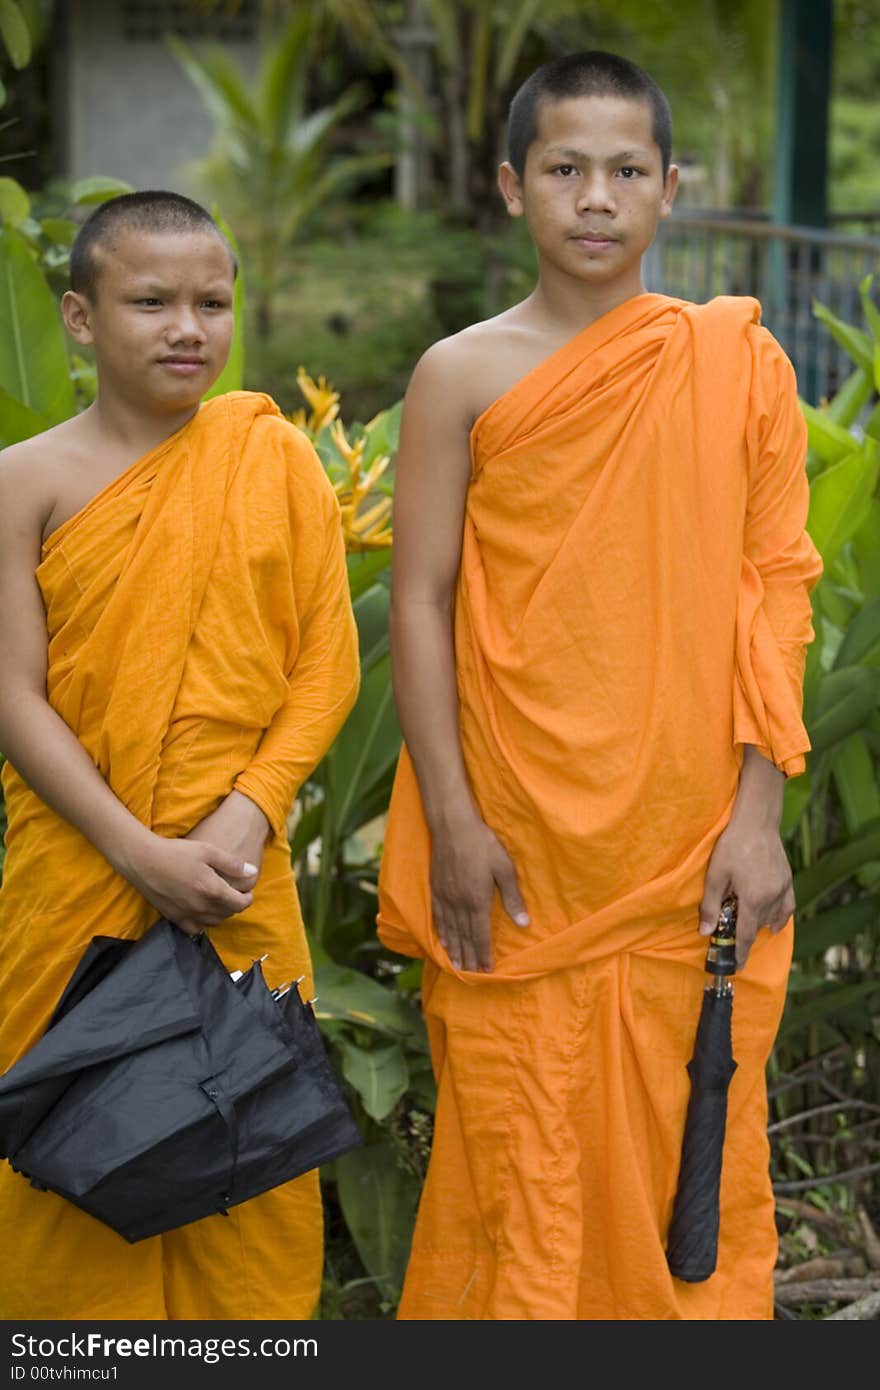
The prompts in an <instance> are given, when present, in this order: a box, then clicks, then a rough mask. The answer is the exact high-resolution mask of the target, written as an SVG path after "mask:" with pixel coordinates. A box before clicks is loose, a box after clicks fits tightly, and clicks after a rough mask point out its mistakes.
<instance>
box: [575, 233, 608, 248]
mask: <svg viewBox="0 0 880 1390" xmlns="http://www.w3.org/2000/svg"><path fill="white" fill-rule="evenodd" d="M572 241H574V242H577V244H578V246H583V247H584V248H585V249H586V250H587V251H607V250H610V248H611V247H612V246H616V245H617V238H616V237H592V236H575V237H572Z"/></svg>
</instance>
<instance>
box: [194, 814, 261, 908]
mask: <svg viewBox="0 0 880 1390" xmlns="http://www.w3.org/2000/svg"><path fill="white" fill-rule="evenodd" d="M270 828H271V827H270V825H269V822H268V820H267V819H266V817H265V815H264V814H263V812H262V811H261V810H260V808H259V806H258V805H257V804H256V802H254V801H251V799H250V797H248V796H245V795H244V793H243V792H236V791H232V792H230V793H229V795H228V796H227V797H224V799H223V800H222V801H221V802H220V805H219V806H218V807H217V809H216V811H212V812H211V814H210V815H209V816H205V818H204V820H200V821H199V823H198V824H197V825H194V826H193V827H192V829H191V830H190V831H189V832H188V833H187V835H186V839H187V840H204V841H205V842H206V843H207V844H209V845H216V846H217V848H218V849H225V850H227V851H228V852H229V853H230V854H234V855H235V856H236V858H238V859H243V860H245V861H246V862H247V863H248V864H252V865H253V866H254V867H255V869H256V871H257V873H259V871H260V868H261V867H262V863H263V853H264V851H265V849H266V840H267V839H268V837H269V831H270ZM229 882H230V883H231V884H232V887H233V888H240V887H241V884H240V883H239V882H237V880H236V879H235V878H234V877H233V878H230V880H229ZM249 887H253V884H252V883H251V884H249Z"/></svg>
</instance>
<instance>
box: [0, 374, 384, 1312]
mask: <svg viewBox="0 0 880 1390" xmlns="http://www.w3.org/2000/svg"><path fill="white" fill-rule="evenodd" d="M37 580H38V582H39V585H40V589H41V591H42V594H43V599H44V602H45V607H46V615H47V625H48V635H49V667H48V680H47V691H48V698H49V701H50V703H51V705H52V707H53V709H54V710H55V711H56V712H57V713H58V714H59V715H60V716H61V718H62V719H64V721H65V722H66V723H67V724H68V725H69V726H70V728H71V729H72V730H73V731H74V732H75V733H76V734H77V736H78V738H79V740H80V742H81V743H82V744H83V746H84V747H85V748H86V750H87V751H88V753H89V754H90V756H91V757H92V759H93V760H94V762H95V764H96V766H97V767H98V769H99V770H100V772H101V773H102V775H103V776H104V778H105V779H106V780H107V782H108V783H109V785H110V787H111V788H112V789H113V791H114V792H115V793H116V795H117V796H118V797H119V798H120V800H122V801H123V802H124V803H125V805H126V806H127V807H128V809H129V810H130V811H131V812H132V813H133V814H134V815H135V816H137V817H138V819H139V820H140V821H142V823H143V824H145V825H148V826H150V827H151V828H152V829H153V830H154V831H155V832H156V833H158V834H160V835H163V836H168V837H174V836H180V835H184V834H186V833H187V832H188V831H189V830H190V829H191V828H192V827H193V826H194V825H196V824H197V823H198V822H199V821H201V820H202V819H203V818H204V817H205V816H206V815H208V814H209V813H210V812H211V811H213V810H214V809H216V807H217V806H218V805H219V803H220V802H221V801H222V800H223V798H224V797H225V796H227V795H228V794H229V792H230V791H231V790H233V788H235V787H237V788H238V789H239V790H240V791H242V792H243V793H244V794H246V795H247V796H249V797H250V798H251V799H252V800H253V801H254V802H256V803H257V805H259V806H260V807H261V809H262V810H263V811H264V812H265V814H266V816H267V817H268V819H269V821H270V823H271V825H272V827H273V835H272V838H271V839H270V841H269V843H268V844H267V847H266V853H265V858H264V862H263V867H262V871H261V875H260V879H259V882H258V884H257V888H256V891H255V896H254V902H253V904H252V906H251V907H250V908H249V909H248V910H247V911H246V912H244V913H242V914H241V915H240V916H238V917H235V918H231V919H229V920H228V921H226V922H225V923H223V924H222V925H221V926H220V927H217V928H214V929H212V931H211V938H212V941H213V942H214V944H215V945H216V947H217V949H218V950H219V951H220V953H221V955H222V957H223V959H224V961H225V962H226V963H227V964H228V965H229V967H230V969H233V968H236V967H239V966H247V965H249V964H250V962H251V960H252V959H253V958H255V957H256V956H260V955H262V954H263V953H264V952H266V951H268V952H269V959H268V960H267V961H266V963H265V973H266V976H267V979H268V980H269V982H270V984H272V985H274V984H278V983H281V982H282V981H287V980H290V979H293V978H296V977H297V976H299V975H302V974H305V975H306V977H307V979H310V978H311V969H310V964H309V958H308V948H307V945H306V940H305V934H304V930H303V925H302V918H301V915H300V910H299V904H298V901H297V894H296V887H295V884H294V880H293V875H292V872H291V866H290V855H289V850H288V846H287V840H286V835H285V826H286V817H287V814H288V812H289V810H290V807H291V805H292V802H293V798H294V795H295V792H296V790H297V787H298V786H299V784H300V783H301V782H302V781H303V780H304V778H305V777H306V776H307V774H308V773H309V772H310V771H311V769H312V767H313V766H314V765H315V763H316V762H317V761H318V760H319V758H320V757H321V756H322V755H323V753H324V751H325V749H326V748H327V746H328V745H329V743H330V742H331V741H332V739H333V737H334V735H335V733H336V730H337V729H338V728H339V726H340V724H341V723H342V721H343V719H344V718H345V715H346V713H347V712H348V709H349V708H350V707H351V704H352V702H353V700H354V698H355V694H356V691H357V682H358V664H357V634H356V629H355V626H354V619H353V616H352V613H351V607H350V602H349V596H348V583H347V575H346V568H345V555H344V548H343V543H342V533H341V527H340V525H339V512H338V506H337V503H336V499H335V497H334V494H333V490H332V488H331V487H330V484H329V482H328V481H327V478H326V476H325V474H324V471H323V469H322V467H321V464H320V462H319V461H318V459H317V457H316V456H315V454H314V451H313V449H312V447H311V445H310V444H309V442H308V441H307V440H306V438H305V436H304V435H303V434H301V433H300V432H299V431H298V430H296V429H295V428H294V427H293V426H292V425H290V424H288V423H287V422H286V421H285V420H284V419H283V418H282V417H281V414H280V411H279V410H278V408H277V406H276V405H275V403H274V402H273V401H271V400H270V399H269V398H268V397H266V396H262V395H258V394H252V393H249V392H237V393H232V394H230V395H226V396H219V397H216V398H215V399H214V400H212V401H210V402H208V403H207V404H205V405H203V406H202V407H201V408H200V410H199V411H198V413H197V414H196V416H195V417H194V418H193V419H192V421H191V422H190V423H189V424H188V425H186V426H185V427H184V428H183V429H182V430H181V431H179V432H178V433H177V434H175V435H173V436H172V437H171V438H170V439H168V440H166V441H165V442H164V443H163V444H161V445H159V447H158V448H156V449H154V450H152V451H151V452H150V453H149V454H147V455H145V456H144V457H143V458H141V459H140V460H138V462H136V463H135V464H133V465H132V466H131V467H130V468H129V469H128V470H127V471H126V472H124V473H123V474H121V475H120V476H119V477H118V478H117V479H116V480H115V481H114V482H113V483H111V484H110V485H109V486H108V487H107V488H105V489H104V490H103V491H102V492H100V493H99V494H98V495H97V496H96V497H94V498H93V499H92V501H91V502H90V503H89V504H88V505H87V506H86V507H84V508H83V509H82V511H80V512H78V513H77V514H76V515H75V516H74V517H72V518H71V519H70V520H69V521H67V522H66V523H64V524H63V525H62V526H61V527H60V528H59V529H58V530H56V531H55V532H54V533H53V534H52V535H51V536H49V538H48V539H47V541H46V543H45V545H44V547H43V554H42V559H41V563H40V566H39V569H38V570H37ZM3 782H4V790H5V794H6V804H7V814H8V831H7V837H6V844H7V856H6V863H5V871H4V879H3V886H2V890H0V993H2V997H3V1001H4V1009H3V1016H2V1023H0V1070H6V1069H7V1068H8V1067H9V1066H11V1065H12V1063H13V1062H14V1061H15V1060H16V1059H17V1058H18V1057H19V1056H20V1055H21V1054H22V1053H23V1052H24V1051H25V1050H26V1049H27V1048H28V1047H29V1046H30V1045H31V1044H32V1043H33V1042H34V1041H35V1040H36V1039H37V1038H38V1037H39V1036H40V1034H41V1033H42V1031H43V1030H44V1028H45V1026H46V1023H47V1021H48V1018H49V1015H50V1014H51V1012H52V1010H53V1008H54V1005H55V1003H56V1002H57V1000H58V997H59V995H60V994H61V991H62V989H63V987H64V984H65V983H66V981H67V979H68V977H69V976H70V974H71V972H72V970H73V967H74V965H75V963H76V961H77V959H78V958H79V956H80V955H81V953H82V951H83V950H84V948H85V946H86V945H87V943H88V942H89V940H90V939H91V937H92V936H93V935H97V934H106V935H112V936H123V937H126V936H127V937H137V936H140V935H141V934H142V933H143V932H144V931H145V930H146V928H147V927H148V926H149V925H150V923H151V922H152V921H154V920H156V918H157V916H158V913H157V912H156V911H155V910H154V909H153V908H151V907H150V906H149V904H148V903H146V902H145V901H144V899H143V898H142V897H141V896H140V895H139V894H138V893H137V892H136V890H135V889H134V888H133V887H132V886H131V885H130V884H129V883H127V882H126V881H125V880H124V879H122V878H121V877H119V876H118V875H117V874H116V873H115V872H114V871H113V870H112V869H111V867H110V865H109V864H108V863H107V861H106V860H105V859H104V858H103V857H102V856H101V855H100V854H99V853H98V852H97V850H95V849H94V848H93V847H92V845H91V844H90V843H89V842H88V841H87V840H86V839H85V838H84V837H83V836H82V835H80V833H79V832H78V831H76V830H75V829H74V828H73V827H72V826H71V825H69V824H68V823H67V822H66V821H64V820H62V819H61V818H60V817H58V816H57V815H56V814H55V813H54V812H53V811H51V810H50V809H49V808H48V807H47V806H46V805H45V804H44V803H43V802H42V801H41V800H40V799H39V798H38V797H37V796H35V795H34V794H33V792H31V791H30V789H29V788H28V787H27V786H26V785H25V783H24V782H23V780H22V778H21V777H20V776H19V775H18V773H17V772H16V771H15V770H14V769H13V768H12V767H11V766H9V765H8V764H7V765H6V766H5V768H4V775H3ZM304 987H306V985H305V984H304ZM321 1221H322V1218H321V1205H320V1196H319V1192H318V1184H317V1175H316V1174H315V1173H311V1174H307V1175H306V1176H305V1177H304V1178H300V1179H298V1180H297V1181H296V1182H294V1183H291V1184H287V1185H286V1186H284V1187H282V1188H278V1189H275V1190H274V1191H271V1192H268V1193H266V1194H265V1195H264V1196H262V1197H259V1198H256V1199H255V1200H254V1201H252V1202H248V1203H245V1204H244V1205H243V1206H241V1207H239V1208H236V1209H235V1210H234V1211H233V1212H232V1213H231V1214H230V1215H229V1216H228V1217H225V1218H220V1217H209V1218H208V1219H206V1220H205V1221H201V1222H197V1223H195V1224H194V1225H192V1226H187V1227H182V1228H180V1229H179V1230H176V1231H172V1232H169V1233H167V1234H166V1235H164V1236H161V1237H156V1238H155V1239H153V1240H150V1241H146V1242H143V1243H141V1244H139V1245H135V1246H129V1245H128V1244H127V1243H126V1242H125V1241H124V1240H122V1238H121V1237H119V1236H117V1235H116V1234H115V1233H114V1232H113V1231H111V1230H110V1228H109V1227H104V1226H102V1225H101V1224H100V1223H99V1222H97V1221H95V1220H93V1219H92V1218H91V1217H89V1216H86V1215H85V1214H84V1213H83V1212H81V1211H79V1210H78V1209H76V1208H75V1207H73V1206H71V1205H70V1204H69V1203H67V1202H64V1201H63V1199H61V1198H60V1197H56V1196H55V1195H54V1194H52V1193H49V1192H36V1191H34V1190H32V1189H31V1188H30V1187H29V1186H28V1184H27V1183H26V1181H25V1180H24V1179H23V1178H22V1177H21V1176H20V1175H18V1174H15V1173H13V1172H12V1171H11V1169H10V1168H9V1167H8V1165H6V1164H3V1165H2V1167H0V1240H2V1243H3V1246H4V1248H5V1249H8V1250H12V1249H15V1250H16V1252H17V1258H16V1260H15V1261H14V1262H10V1261H7V1262H6V1265H5V1272H4V1273H2V1274H0V1307H2V1310H3V1315H4V1316H6V1317H17V1318H28V1317H30V1318H51V1317H56V1318H68V1319H83V1318H88V1317H93V1318H95V1317H97V1318H101V1317H104V1318H150V1319H162V1318H174V1319H180V1318H184V1319H185V1318H233V1319H264V1318H274V1317H292V1318H297V1317H298V1318H306V1317H309V1316H310V1314H311V1312H312V1309H313V1307H314V1304H315V1302H316V1300H317V1296H318V1292H319V1288H320V1276H321V1260H322V1232H321Z"/></svg>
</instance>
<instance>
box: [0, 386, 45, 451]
mask: <svg viewBox="0 0 880 1390" xmlns="http://www.w3.org/2000/svg"><path fill="white" fill-rule="evenodd" d="M48 428H49V422H48V420H44V418H43V416H42V415H38V414H37V412H36V411H35V410H31V409H30V407H29V406H26V405H22V403H21V401H17V400H16V399H15V397H14V396H10V394H9V392H8V391H4V390H3V389H2V387H0V449H6V448H8V447H9V445H10V444H19V443H20V442H21V440H22V439H30V438H31V436H32V435H35V434H42V432H43V430H46V429H48Z"/></svg>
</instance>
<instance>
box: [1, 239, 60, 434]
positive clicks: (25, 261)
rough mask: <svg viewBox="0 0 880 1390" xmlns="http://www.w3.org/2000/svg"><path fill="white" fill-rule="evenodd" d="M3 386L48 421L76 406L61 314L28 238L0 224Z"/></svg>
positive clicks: (53, 421)
mask: <svg viewBox="0 0 880 1390" xmlns="http://www.w3.org/2000/svg"><path fill="white" fill-rule="evenodd" d="M0 387H2V388H3V389H4V390H5V391H7V392H8V393H9V394H10V395H11V396H14V397H15V399H16V400H17V401H20V402H21V403H22V405H25V406H27V407H28V408H29V409H30V410H32V411H35V412H36V414H38V415H40V416H42V417H43V418H44V419H46V420H47V421H48V422H49V424H50V425H56V424H58V423H60V421H62V420H67V419H69V417H70V416H71V415H72V414H73V412H74V400H73V386H72V384H71V381H70V373H69V370H68V365H67V352H66V349H65V343H64V330H63V328H62V326H61V317H60V315H59V313H58V309H57V307H56V305H55V301H54V299H53V297H52V292H51V290H50V289H49V286H48V285H47V284H46V281H45V278H44V276H43V274H42V272H41V271H40V269H39V267H38V266H37V265H36V263H35V262H34V259H33V256H32V255H31V253H30V251H29V249H28V247H27V244H26V242H25V241H24V240H23V239H22V238H21V237H20V236H19V234H18V233H17V232H16V231H13V230H12V228H8V227H7V228H0Z"/></svg>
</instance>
